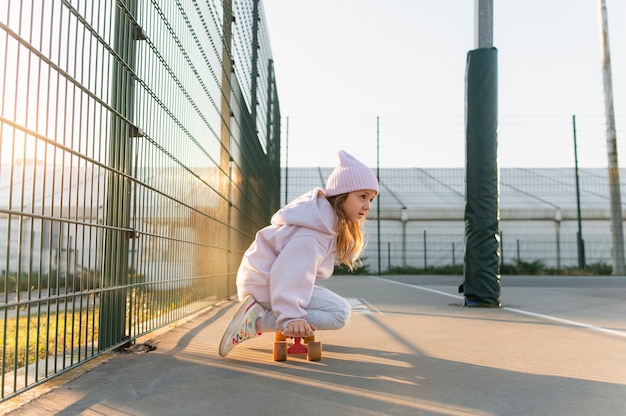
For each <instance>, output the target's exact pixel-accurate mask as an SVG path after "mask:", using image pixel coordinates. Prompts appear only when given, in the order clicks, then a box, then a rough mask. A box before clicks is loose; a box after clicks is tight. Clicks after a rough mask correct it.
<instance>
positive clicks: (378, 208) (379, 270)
mask: <svg viewBox="0 0 626 416" xmlns="http://www.w3.org/2000/svg"><path fill="white" fill-rule="evenodd" d="M376 178H378V182H379V183H380V117H378V116H377V117H376ZM376 211H377V213H376V226H377V228H378V239H377V240H378V274H381V273H382V271H381V267H380V262H381V255H380V195H378V198H376Z"/></svg>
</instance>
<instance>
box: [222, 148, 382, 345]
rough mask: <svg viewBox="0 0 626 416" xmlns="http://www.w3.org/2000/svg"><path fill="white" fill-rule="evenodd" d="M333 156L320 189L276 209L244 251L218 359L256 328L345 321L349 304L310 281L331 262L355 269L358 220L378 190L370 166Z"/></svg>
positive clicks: (302, 329) (300, 332) (311, 327)
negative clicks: (236, 300)
mask: <svg viewBox="0 0 626 416" xmlns="http://www.w3.org/2000/svg"><path fill="white" fill-rule="evenodd" d="M338 157H339V165H338V166H337V167H336V168H335V170H334V171H333V172H332V174H331V175H330V176H329V177H328V181H327V183H326V190H322V189H321V188H315V189H313V190H312V191H309V192H307V193H306V194H304V195H302V196H300V197H298V198H297V199H295V200H294V201H293V202H291V203H289V204H288V205H286V206H285V207H283V208H282V209H280V210H279V211H278V212H276V213H275V214H274V215H273V216H272V220H271V225H269V226H267V227H265V228H263V229H262V230H260V231H259V232H258V233H257V235H256V238H255V240H254V242H253V243H252V245H251V246H250V248H248V250H247V251H246V252H245V254H244V256H243V259H242V261H241V265H240V267H239V271H238V272H237V294H238V296H239V299H240V300H241V301H242V302H241V304H240V305H239V307H238V308H237V311H236V312H235V315H234V317H233V318H232V320H231V322H230V324H229V325H228V327H227V328H226V331H225V332H224V335H223V336H222V341H221V342H220V348H219V353H220V355H221V356H222V357H225V356H226V355H227V354H228V353H229V352H230V351H231V350H232V349H233V348H234V347H235V346H236V345H238V344H240V343H242V342H243V341H245V340H247V339H250V338H252V337H255V336H257V335H259V334H261V333H263V332H270V331H271V332H274V331H277V330H279V331H281V332H282V333H283V334H284V335H286V336H298V337H305V336H311V335H313V332H314V331H315V330H317V329H340V328H343V327H344V326H345V325H346V324H347V323H348V320H349V318H350V305H349V304H348V302H347V301H346V300H345V299H343V298H342V297H340V296H339V295H337V294H335V293H333V292H331V291H330V290H328V289H326V288H324V287H322V286H319V285H316V281H317V280H325V279H328V278H329V277H330V276H331V275H332V273H333V268H334V264H335V260H336V261H337V262H338V263H340V264H344V265H345V266H347V267H348V268H349V269H350V270H353V269H354V268H355V267H357V266H358V263H359V255H360V254H361V251H362V249H363V247H364V246H365V238H364V234H363V223H364V220H365V216H366V215H367V213H368V212H369V210H370V208H371V203H372V200H373V199H374V198H375V197H376V195H378V192H379V188H378V180H377V179H376V175H375V174H374V172H373V171H372V170H371V169H370V168H368V167H367V166H365V165H364V164H363V163H361V162H359V161H358V160H356V159H355V158H354V157H353V156H351V155H349V154H348V153H346V152H345V151H343V150H340V151H339V153H338Z"/></svg>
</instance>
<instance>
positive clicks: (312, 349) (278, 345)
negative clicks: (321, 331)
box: [274, 331, 322, 361]
mask: <svg viewBox="0 0 626 416" xmlns="http://www.w3.org/2000/svg"><path fill="white" fill-rule="evenodd" d="M288 338H290V339H291V340H292V341H291V345H288V343H289V342H290V341H288V340H287V339H288ZM288 355H306V358H307V360H309V361H321V359H322V343H321V342H319V341H315V336H314V335H313V336H310V337H286V336H285V335H283V334H282V333H281V332H280V331H276V332H275V333H274V361H287V356H288Z"/></svg>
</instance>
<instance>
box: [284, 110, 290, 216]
mask: <svg viewBox="0 0 626 416" xmlns="http://www.w3.org/2000/svg"><path fill="white" fill-rule="evenodd" d="M285 129H286V131H285V205H287V203H288V201H289V186H288V185H289V117H287V125H286V126H285Z"/></svg>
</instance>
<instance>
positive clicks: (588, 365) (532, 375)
mask: <svg viewBox="0 0 626 416" xmlns="http://www.w3.org/2000/svg"><path fill="white" fill-rule="evenodd" d="M460 282H461V278H460V277H442V276H418V277H416V276H398V277H368V276H366V277H364V276H336V277H333V278H332V279H331V280H329V281H328V282H327V284H325V286H327V287H329V288H330V289H331V290H334V291H336V292H338V293H339V294H341V295H343V296H344V297H346V298H349V299H350V301H351V303H352V305H353V315H352V319H351V322H350V324H349V325H348V326H347V327H346V328H344V329H342V330H340V331H319V332H318V334H317V338H318V339H319V340H320V341H322V342H323V349H324V357H323V359H322V361H320V362H308V361H306V359H303V358H291V359H290V360H289V361H287V362H284V363H277V362H274V361H272V353H271V346H272V340H273V338H272V335H269V334H266V335H263V336H261V337H258V338H255V339H253V340H250V341H248V342H246V343H244V344H242V345H241V346H239V347H237V348H236V349H235V350H234V351H233V352H232V353H231V355H229V356H228V358H226V359H224V358H221V357H219V356H218V354H217V346H218V342H219V339H220V337H221V334H222V331H223V329H224V328H225V326H226V325H227V323H228V320H229V318H230V316H231V315H232V313H233V311H234V306H235V304H234V303H233V302H226V303H224V304H221V305H219V306H217V307H215V308H213V309H212V310H210V311H208V312H205V313H202V314H199V315H197V316H195V317H194V318H193V319H191V320H189V321H187V322H185V323H184V324H182V325H180V326H173V327H172V329H171V330H170V331H168V332H164V333H161V334H159V335H156V336H154V338H152V339H143V340H140V341H142V342H146V341H147V342H148V343H149V344H150V345H152V346H156V349H155V350H153V351H150V352H145V351H147V349H145V348H141V346H142V345H141V343H139V344H137V345H136V347H135V350H134V351H133V352H125V353H112V354H108V355H107V356H106V358H105V359H102V360H101V362H100V363H99V365H97V366H92V367H93V368H92V369H91V370H90V371H89V372H84V373H83V374H82V375H80V376H79V377H78V378H75V379H73V380H68V381H66V382H63V383H59V384H60V386H59V387H57V388H55V389H54V390H52V391H51V392H49V393H47V394H44V395H42V396H39V397H35V398H33V399H32V400H31V401H30V402H26V403H24V404H22V405H21V406H20V407H17V405H16V404H15V403H16V402H12V401H11V403H7V404H6V406H4V408H5V410H7V409H8V410H9V412H8V413H5V414H10V415H112V416H113V415H220V416H224V415H237V416H241V415H275V414H296V415H316V416H317V415H327V416H331V415H332V416H334V415H358V416H367V415H617V414H625V412H626V278H623V277H584V278H583V277H503V279H502V282H503V288H502V303H503V308H501V309H483V308H466V307H462V306H460V305H461V304H462V297H461V296H460V295H459V294H458V293H457V286H458V284H459V283H460ZM21 400H22V401H23V400H24V399H23V398H22V399H21ZM11 409H13V410H11Z"/></svg>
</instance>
